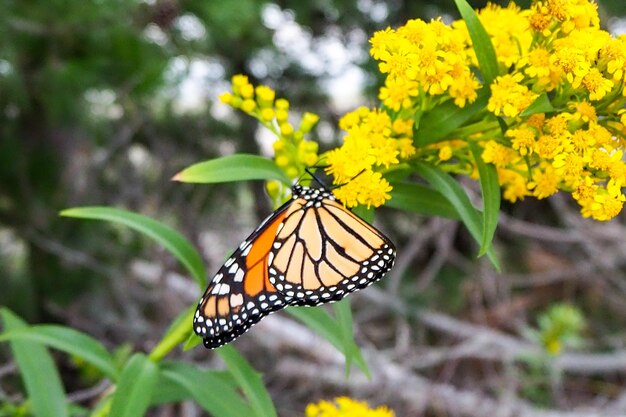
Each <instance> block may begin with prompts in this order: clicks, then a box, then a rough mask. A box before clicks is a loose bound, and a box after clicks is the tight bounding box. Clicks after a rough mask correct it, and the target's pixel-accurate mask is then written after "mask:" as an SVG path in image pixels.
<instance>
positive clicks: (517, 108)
mask: <svg viewBox="0 0 626 417" xmlns="http://www.w3.org/2000/svg"><path fill="white" fill-rule="evenodd" d="M523 78H524V77H523V75H522V74H519V73H517V74H514V75H513V74H507V75H503V76H500V77H498V78H496V79H495V81H494V82H493V84H491V97H490V98H489V102H488V103H487V109H488V110H489V111H490V112H492V113H493V114H495V115H496V116H499V115H501V114H502V115H504V116H508V117H515V116H517V115H518V114H520V113H521V112H522V111H523V110H524V109H526V107H528V106H529V105H530V104H531V103H532V102H533V101H534V100H535V98H536V97H537V94H536V93H533V92H532V91H530V90H529V89H528V87H526V86H525V85H523V84H520V81H522V79H523Z"/></svg>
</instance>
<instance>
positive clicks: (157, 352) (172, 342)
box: [150, 305, 196, 362]
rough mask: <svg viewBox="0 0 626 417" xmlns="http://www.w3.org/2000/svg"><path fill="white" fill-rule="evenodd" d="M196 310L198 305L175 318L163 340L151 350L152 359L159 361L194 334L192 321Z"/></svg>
mask: <svg viewBox="0 0 626 417" xmlns="http://www.w3.org/2000/svg"><path fill="white" fill-rule="evenodd" d="M195 311H196V306H195V305H193V306H190V307H189V308H187V309H186V310H185V311H183V312H182V313H180V314H179V315H178V317H176V318H175V319H174V321H173V322H172V324H171V325H170V327H169V328H168V329H167V331H166V332H165V335H164V336H163V337H162V338H161V341H160V342H159V343H158V344H157V345H156V346H155V347H154V349H152V352H150V360H152V361H154V362H159V361H160V360H161V359H163V358H164V357H165V355H167V354H168V353H169V352H171V351H172V349H174V348H175V347H176V346H178V345H179V344H181V343H185V342H186V341H187V340H188V339H189V337H190V336H191V335H194V332H193V328H192V323H193V315H194V313H195Z"/></svg>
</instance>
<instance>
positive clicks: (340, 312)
mask: <svg viewBox="0 0 626 417" xmlns="http://www.w3.org/2000/svg"><path fill="white" fill-rule="evenodd" d="M333 310H334V311H335V317H336V318H337V323H338V325H339V331H340V332H341V343H342V345H343V353H344V356H345V357H346V377H348V376H349V375H350V368H351V367H352V362H353V361H354V360H355V359H356V358H357V357H359V356H360V357H361V358H360V359H361V360H363V358H362V355H361V350H360V349H359V347H358V345H357V344H356V343H355V342H354V329H353V326H354V323H353V321H352V308H351V307H350V299H349V298H344V299H343V300H341V301H339V302H337V303H334V304H333ZM364 363H365V362H364ZM366 366H367V365H366ZM367 371H369V369H367ZM364 373H365V374H366V375H367V376H368V377H369V376H371V375H370V374H369V372H364Z"/></svg>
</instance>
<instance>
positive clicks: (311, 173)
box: [304, 166, 328, 190]
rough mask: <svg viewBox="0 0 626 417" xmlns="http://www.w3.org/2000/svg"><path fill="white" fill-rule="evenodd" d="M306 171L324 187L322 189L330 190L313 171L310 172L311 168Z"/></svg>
mask: <svg viewBox="0 0 626 417" xmlns="http://www.w3.org/2000/svg"><path fill="white" fill-rule="evenodd" d="M311 168H319V167H317V166H314V167H311ZM304 171H305V172H306V173H307V174H309V175H310V176H311V178H313V179H314V180H315V181H316V182H317V183H318V184H319V185H321V186H322V188H324V189H326V190H327V189H328V187H327V186H326V183H324V181H322V180H321V179H319V178H318V177H317V175H315V174H314V173H313V172H312V171H311V170H309V168H305V169H304Z"/></svg>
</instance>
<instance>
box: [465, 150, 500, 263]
mask: <svg viewBox="0 0 626 417" xmlns="http://www.w3.org/2000/svg"><path fill="white" fill-rule="evenodd" d="M469 146H470V149H471V151H472V154H473V155H474V160H475V161H476V166H477V167H478V175H479V176H480V190H481V192H482V195H483V218H482V240H481V242H480V251H479V253H478V256H482V255H484V254H485V253H486V252H487V249H489V247H490V246H491V241H492V240H493V235H494V234H495V232H496V227H497V226H498V215H499V214H500V183H499V182H498V172H497V171H496V167H495V166H493V165H492V164H486V163H485V162H484V161H483V158H482V156H481V155H482V148H481V147H480V146H479V145H478V144H477V143H476V142H473V141H470V142H469Z"/></svg>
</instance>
